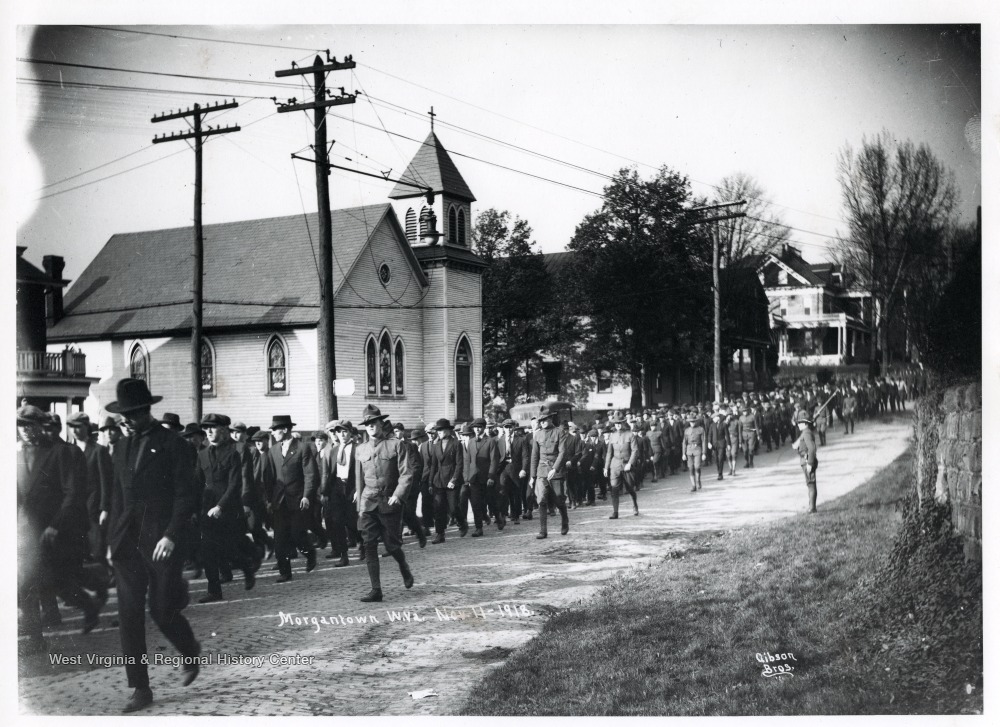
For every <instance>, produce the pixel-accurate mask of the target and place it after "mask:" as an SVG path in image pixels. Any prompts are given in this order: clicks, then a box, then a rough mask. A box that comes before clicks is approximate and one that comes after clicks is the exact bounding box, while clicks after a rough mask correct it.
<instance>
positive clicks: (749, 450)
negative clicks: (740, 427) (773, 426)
mask: <svg viewBox="0 0 1000 727" xmlns="http://www.w3.org/2000/svg"><path fill="white" fill-rule="evenodd" d="M756 449H757V433H756V432H750V433H749V434H744V435H743V460H744V462H745V463H746V464H747V466H749V467H753V455H754V451H755V450H756Z"/></svg>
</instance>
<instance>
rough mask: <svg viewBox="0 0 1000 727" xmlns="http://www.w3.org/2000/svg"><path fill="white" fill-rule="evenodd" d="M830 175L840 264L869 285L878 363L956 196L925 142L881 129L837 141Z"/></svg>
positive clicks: (935, 253) (939, 251)
mask: <svg viewBox="0 0 1000 727" xmlns="http://www.w3.org/2000/svg"><path fill="white" fill-rule="evenodd" d="M837 176H838V179H839V181H840V186H841V192H842V195H843V202H844V209H845V213H846V217H847V220H848V232H847V234H846V235H844V236H843V239H842V241H841V243H840V246H839V249H838V258H839V261H840V263H841V264H842V265H843V266H844V267H845V269H846V270H847V271H849V272H850V273H851V274H852V275H853V276H854V278H855V279H856V281H857V283H858V284H859V285H860V286H861V287H863V288H865V289H866V290H868V291H870V292H871V295H872V300H873V302H874V304H875V309H874V316H873V320H874V324H875V331H876V340H877V343H878V346H877V347H876V346H872V347H871V352H870V353H871V368H872V371H874V370H875V368H876V362H877V361H878V358H877V357H878V350H880V351H881V356H882V359H881V360H882V370H883V371H885V369H886V366H887V365H888V363H889V347H888V333H887V331H888V323H889V321H890V320H892V316H893V312H894V310H895V309H896V307H897V306H898V305H899V303H900V301H901V298H902V295H903V290H904V287H905V285H906V281H907V280H910V279H912V278H914V277H915V276H914V270H915V269H916V267H917V266H926V265H939V264H943V262H944V260H945V253H944V249H943V245H944V242H945V240H946V238H947V232H948V230H949V227H950V226H951V220H952V211H953V210H954V208H955V204H956V201H957V192H956V189H955V182H954V175H953V174H952V172H951V171H949V170H948V169H946V168H945V166H944V165H943V164H942V163H941V162H939V161H938V160H937V158H936V157H935V156H934V155H933V154H932V153H931V150H930V149H929V148H928V147H927V145H926V144H921V145H920V146H919V147H917V146H914V144H913V142H911V141H909V140H907V141H903V142H900V141H898V140H897V139H895V138H894V137H893V136H892V134H890V133H889V131H888V130H885V129H883V131H882V132H881V133H880V134H879V135H878V136H877V137H876V138H874V139H868V138H867V137H863V138H862V140H861V148H860V149H859V150H857V151H855V150H854V149H852V148H851V147H850V145H847V146H845V147H844V149H843V150H842V151H841V153H840V156H839V159H838V169H837Z"/></svg>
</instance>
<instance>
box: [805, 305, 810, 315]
mask: <svg viewBox="0 0 1000 727" xmlns="http://www.w3.org/2000/svg"><path fill="white" fill-rule="evenodd" d="M810 312H811V309H810V308H809V306H806V315H809V314H810Z"/></svg>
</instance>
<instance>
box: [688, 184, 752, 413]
mask: <svg viewBox="0 0 1000 727" xmlns="http://www.w3.org/2000/svg"><path fill="white" fill-rule="evenodd" d="M745 204H746V200H742V201H740V202H728V203H726V204H714V205H709V206H707V207H695V208H694V209H692V210H690V211H691V212H704V211H706V210H718V209H724V208H726V207H739V206H741V205H745ZM740 217H746V213H745V212H733V213H731V214H726V215H719V216H716V217H707V218H704V219H700V220H696V221H694V222H692V223H691V224H693V225H700V224H703V223H705V222H721V221H723V220H735V219H739V218H740ZM712 298H713V300H714V303H715V336H714V338H715V347H714V348H715V353H714V356H713V374H714V379H715V381H714V383H715V403H716V404H719V403H721V402H722V303H721V297H720V295H719V231H718V229H717V228H715V227H713V228H712Z"/></svg>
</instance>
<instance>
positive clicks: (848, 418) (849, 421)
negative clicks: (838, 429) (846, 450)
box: [844, 411, 854, 434]
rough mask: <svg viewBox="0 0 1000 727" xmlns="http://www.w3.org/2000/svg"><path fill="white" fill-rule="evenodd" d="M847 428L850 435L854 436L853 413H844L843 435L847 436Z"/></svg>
mask: <svg viewBox="0 0 1000 727" xmlns="http://www.w3.org/2000/svg"><path fill="white" fill-rule="evenodd" d="M848 427H850V434H854V412H853V411H852V412H850V413H846V412H845V413H844V434H848Z"/></svg>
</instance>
